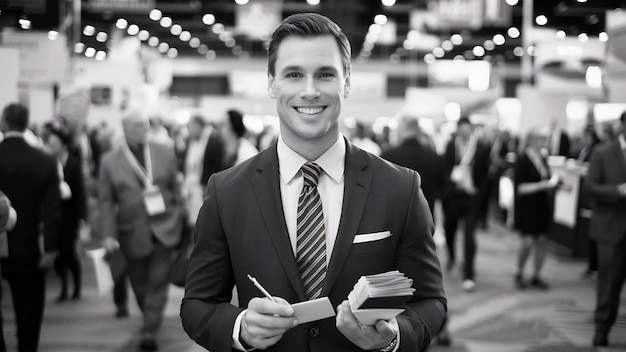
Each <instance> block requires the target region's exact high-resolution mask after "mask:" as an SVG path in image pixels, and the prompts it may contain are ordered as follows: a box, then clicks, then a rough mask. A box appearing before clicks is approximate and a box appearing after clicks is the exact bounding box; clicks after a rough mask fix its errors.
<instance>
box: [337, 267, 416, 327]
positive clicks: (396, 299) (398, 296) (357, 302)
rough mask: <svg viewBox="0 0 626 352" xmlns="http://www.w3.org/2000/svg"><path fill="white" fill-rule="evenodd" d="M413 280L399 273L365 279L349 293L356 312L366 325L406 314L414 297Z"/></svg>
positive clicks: (351, 304)
mask: <svg viewBox="0 0 626 352" xmlns="http://www.w3.org/2000/svg"><path fill="white" fill-rule="evenodd" d="M412 285H413V280H412V279H410V278H408V277H406V276H405V275H404V274H403V273H401V272H399V271H398V270H394V271H389V272H386V273H381V274H376V275H367V276H362V277H361V278H360V279H359V281H357V283H356V284H355V285H354V288H353V289H352V291H351V292H350V293H349V294H348V302H349V303H350V308H351V310H352V313H353V314H354V315H355V316H356V318H357V319H358V320H359V322H361V324H365V325H373V324H375V323H376V320H379V319H383V320H389V319H391V318H393V317H395V316H396V315H398V314H400V313H402V311H404V309H402V308H401V307H402V305H403V304H405V303H406V302H407V301H408V300H409V299H411V297H412V296H413V292H415V289H414V288H413V287H412Z"/></svg>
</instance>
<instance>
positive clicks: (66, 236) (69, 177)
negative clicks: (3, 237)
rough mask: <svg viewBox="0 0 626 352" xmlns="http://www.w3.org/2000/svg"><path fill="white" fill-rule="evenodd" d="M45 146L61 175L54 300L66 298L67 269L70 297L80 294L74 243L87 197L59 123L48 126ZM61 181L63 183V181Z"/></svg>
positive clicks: (80, 174)
mask: <svg viewBox="0 0 626 352" xmlns="http://www.w3.org/2000/svg"><path fill="white" fill-rule="evenodd" d="M47 132H48V135H47V138H46V139H47V141H46V142H47V146H48V149H49V151H50V153H51V154H52V155H53V156H54V157H56V158H57V160H58V161H59V169H60V170H59V174H60V175H62V176H63V177H62V178H60V179H61V180H62V186H61V212H62V218H61V219H62V220H61V232H60V237H59V243H58V249H59V256H58V257H57V258H56V261H55V263H54V268H55V271H56V273H57V275H59V277H60V278H61V292H60V294H59V297H58V299H57V301H59V302H61V301H65V300H66V299H67V298H68V288H69V287H68V286H69V285H68V278H67V271H69V272H70V273H71V275H72V278H73V281H74V290H73V291H72V299H74V300H77V299H79V298H80V294H81V263H80V259H79V256H78V249H77V247H76V245H77V241H78V233H79V230H80V227H81V222H82V221H84V220H85V218H86V216H85V215H86V199H85V189H84V180H83V174H82V172H81V165H80V161H79V160H78V159H77V158H76V156H74V155H72V154H71V153H70V152H69V143H70V136H69V134H68V133H67V132H65V131H64V130H62V129H61V128H59V127H54V126H49V127H48V131H47ZM63 183H64V184H63Z"/></svg>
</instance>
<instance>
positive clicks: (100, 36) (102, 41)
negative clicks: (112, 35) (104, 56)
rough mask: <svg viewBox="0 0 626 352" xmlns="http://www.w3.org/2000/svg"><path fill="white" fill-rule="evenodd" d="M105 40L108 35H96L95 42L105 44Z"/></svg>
mask: <svg viewBox="0 0 626 352" xmlns="http://www.w3.org/2000/svg"><path fill="white" fill-rule="evenodd" d="M107 38H109V35H108V34H106V32H98V34H96V40H97V41H99V42H100V43H104V42H106V41H107Z"/></svg>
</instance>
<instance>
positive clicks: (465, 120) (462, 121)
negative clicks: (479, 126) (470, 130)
mask: <svg viewBox="0 0 626 352" xmlns="http://www.w3.org/2000/svg"><path fill="white" fill-rule="evenodd" d="M463 124H467V125H470V126H471V125H472V122H470V119H469V117H467V116H461V118H459V121H457V122H456V125H457V126H461V125H463Z"/></svg>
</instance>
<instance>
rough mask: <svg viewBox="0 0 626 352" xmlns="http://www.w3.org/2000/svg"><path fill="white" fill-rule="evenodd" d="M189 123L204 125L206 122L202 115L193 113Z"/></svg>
mask: <svg viewBox="0 0 626 352" xmlns="http://www.w3.org/2000/svg"><path fill="white" fill-rule="evenodd" d="M190 122H191V123H196V124H198V125H200V126H202V127H204V126H206V124H207V122H206V120H205V119H204V117H202V116H200V115H193V116H192V117H191V119H190Z"/></svg>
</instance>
